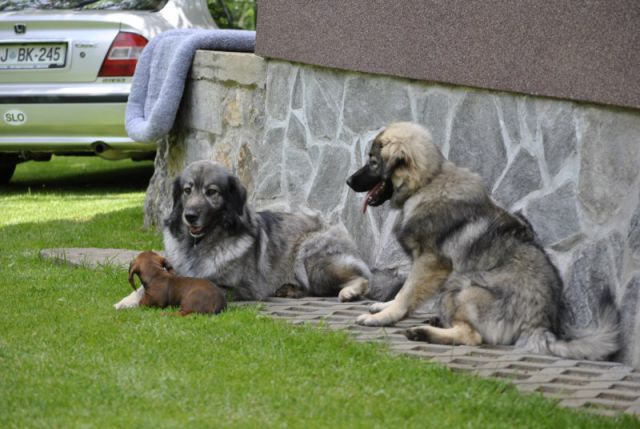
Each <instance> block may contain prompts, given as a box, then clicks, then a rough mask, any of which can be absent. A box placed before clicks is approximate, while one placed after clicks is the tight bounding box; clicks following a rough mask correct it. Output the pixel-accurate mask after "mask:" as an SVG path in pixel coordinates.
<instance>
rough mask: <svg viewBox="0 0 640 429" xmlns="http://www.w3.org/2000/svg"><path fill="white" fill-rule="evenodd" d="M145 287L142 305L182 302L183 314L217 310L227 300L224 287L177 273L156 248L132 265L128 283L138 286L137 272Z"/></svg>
mask: <svg viewBox="0 0 640 429" xmlns="http://www.w3.org/2000/svg"><path fill="white" fill-rule="evenodd" d="M136 274H137V275H138V277H139V278H140V282H142V286H143V287H144V296H143V297H142V300H141V301H140V306H147V307H160V308H165V307H167V306H170V305H176V306H177V305H179V306H180V313H179V314H180V315H181V316H186V315H187V314H191V313H207V314H208V313H213V314H217V313H220V312H221V311H222V310H224V309H225V308H226V306H227V301H226V299H225V297H224V294H223V293H222V290H221V289H220V288H218V287H217V286H216V285H214V284H213V283H211V282H210V281H208V280H204V279H196V278H192V277H178V276H176V275H175V271H173V268H171V266H170V265H169V263H168V262H167V260H166V259H165V258H163V257H162V256H160V255H158V254H157V253H154V252H149V251H147V252H142V253H140V254H139V255H138V256H137V257H136V259H135V260H134V261H133V262H132V263H131V265H130V266H129V283H130V284H131V287H132V288H133V290H136V282H135V278H134V275H136Z"/></svg>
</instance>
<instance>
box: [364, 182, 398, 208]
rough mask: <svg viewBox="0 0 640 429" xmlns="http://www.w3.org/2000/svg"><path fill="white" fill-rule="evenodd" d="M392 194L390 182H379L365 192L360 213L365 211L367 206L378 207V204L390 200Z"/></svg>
mask: <svg viewBox="0 0 640 429" xmlns="http://www.w3.org/2000/svg"><path fill="white" fill-rule="evenodd" d="M392 194H393V186H392V184H391V181H390V180H381V181H380V182H378V183H376V185H375V186H374V187H373V188H371V189H370V190H369V192H367V196H366V197H365V199H364V204H363V205H362V212H363V213H365V212H366V211H367V206H373V207H375V206H379V205H380V204H382V203H384V202H385V201H387V200H388V199H389V198H391V195H392Z"/></svg>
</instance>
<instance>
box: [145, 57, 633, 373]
mask: <svg viewBox="0 0 640 429" xmlns="http://www.w3.org/2000/svg"><path fill="white" fill-rule="evenodd" d="M239 62H240V63H241V64H242V65H241V66H238V65H237V63H239ZM398 120H411V121H416V122H419V123H422V124H424V125H426V126H427V127H428V128H429V129H430V130H431V131H432V134H433V136H434V140H435V142H436V144H437V145H438V146H439V147H440V148H441V150H442V151H443V153H444V154H445V155H446V156H447V157H448V158H449V159H451V160H452V161H454V162H455V163H457V164H459V165H462V166H466V167H469V168H471V169H472V170H474V171H476V172H478V173H479V174H481V175H482V177H483V178H484V180H485V183H486V185H487V186H488V187H489V188H490V189H491V190H492V193H493V196H494V198H495V199H496V200H497V201H499V202H500V203H502V204H503V205H504V206H505V207H508V208H510V209H512V210H521V211H522V212H524V214H525V215H526V216H527V217H528V218H529V219H530V221H531V223H532V224H533V226H534V228H535V229H536V231H537V232H538V234H539V235H540V237H541V239H542V240H543V242H544V244H545V245H546V246H548V248H549V249H550V253H551V254H552V256H553V258H554V260H555V261H556V263H557V264H558V266H559V268H560V270H561V272H562V275H563V278H564V280H565V294H566V296H567V297H568V298H569V301H570V303H571V305H572V308H571V314H570V317H571V318H572V319H573V321H574V322H575V323H577V324H579V325H582V326H584V325H586V324H588V323H589V322H590V320H591V319H592V311H593V309H594V304H595V303H596V302H597V301H598V299H599V297H600V296H601V295H602V294H603V293H605V292H606V291H611V292H612V293H613V295H614V296H615V299H616V303H617V304H618V306H619V308H620V309H621V314H622V325H623V328H624V336H625V341H624V344H625V346H624V349H623V351H622V352H621V354H620V355H619V356H618V357H617V359H618V360H622V361H624V362H626V363H630V364H633V365H635V366H640V317H639V316H638V314H637V313H638V312H637V306H638V290H639V288H640V186H639V185H640V112H638V111H636V110H623V109H616V108H608V107H602V106H596V105H590V104H580V103H575V102H567V101H562V100H555V99H547V98H537V97H531V96H522V95H514V94H509V93H500V92H493V91H481V90H472V89H468V88H464V87H453V86H443V85H437V84H432V83H428V82H422V81H413V80H406V79H399V78H391V77H385V76H380V75H367V74H362V73H355V72H345V71H337V70H332V69H326V68H321V67H315V66H307V65H300V64H292V63H287V62H281V61H275V60H264V59H262V58H259V57H256V56H253V55H249V54H229V53H217V52H198V54H197V55H196V60H195V63H194V67H193V71H192V77H191V81H190V82H189V84H188V90H187V93H186V94H185V97H184V99H183V107H182V112H181V114H180V118H179V120H178V121H177V123H176V126H175V130H174V132H172V134H171V135H170V136H169V137H168V138H167V139H166V140H165V141H164V142H162V144H161V146H160V150H159V153H158V157H157V159H156V173H155V175H154V177H153V179H152V182H151V184H150V187H149V191H148V193H147V205H146V221H147V223H149V224H153V223H157V222H158V221H159V220H160V219H162V218H163V217H164V215H165V214H166V213H167V211H168V210H169V209H170V204H171V202H170V196H169V195H170V192H169V190H170V184H171V181H172V178H173V177H174V176H175V175H177V174H178V173H179V171H180V170H181V168H182V167H183V166H184V165H185V164H186V163H188V162H190V161H193V160H196V159H204V158H208V159H216V160H218V161H220V162H222V163H224V164H225V165H226V166H227V167H228V168H229V169H230V170H231V171H233V172H234V173H236V174H238V175H239V176H240V178H241V179H242V181H243V182H244V183H245V184H246V186H247V188H248V190H249V193H250V201H251V203H252V204H254V205H255V206H257V207H258V208H261V209H262V208H272V209H273V208H275V209H287V210H296V209H300V208H311V209H314V210H319V211H321V212H323V213H324V214H325V216H326V217H327V218H328V219H329V220H331V221H333V222H343V223H344V224H345V225H346V226H347V228H348V229H349V230H350V231H351V233H352V234H353V236H354V238H355V240H356V242H357V243H358V244H359V245H360V248H361V249H363V253H364V256H365V258H366V259H367V260H368V262H369V263H370V264H372V265H375V266H380V267H383V266H397V265H403V266H405V265H406V263H407V260H406V258H405V257H404V255H402V253H401V252H400V251H399V249H398V246H397V243H396V242H395V240H394V238H393V236H392V233H391V227H392V225H393V222H394V218H395V214H394V213H393V211H391V210H389V208H388V207H385V208H382V209H380V208H378V209H370V210H368V211H367V213H366V214H363V213H362V211H361V203H362V198H363V196H362V195H357V194H355V193H353V192H352V191H350V190H349V189H348V187H347V186H345V179H346V177H347V176H348V175H349V174H350V173H351V172H353V171H355V170H356V169H357V168H358V167H359V166H360V165H362V164H363V163H364V161H365V159H366V153H367V149H368V147H367V145H368V142H369V141H370V140H371V139H372V138H373V137H374V136H375V134H376V133H377V132H378V131H379V130H380V129H381V128H382V127H383V126H384V125H385V124H387V123H389V122H391V121H398Z"/></svg>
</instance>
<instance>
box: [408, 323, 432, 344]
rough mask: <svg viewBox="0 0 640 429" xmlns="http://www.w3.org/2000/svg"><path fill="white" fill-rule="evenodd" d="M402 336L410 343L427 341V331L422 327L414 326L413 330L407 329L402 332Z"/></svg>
mask: <svg viewBox="0 0 640 429" xmlns="http://www.w3.org/2000/svg"><path fill="white" fill-rule="evenodd" d="M404 336H405V337H407V338H408V339H409V340H411V341H425V342H430V341H429V338H430V336H429V330H428V329H427V328H425V327H423V326H416V327H415V328H409V329H407V330H406V331H404Z"/></svg>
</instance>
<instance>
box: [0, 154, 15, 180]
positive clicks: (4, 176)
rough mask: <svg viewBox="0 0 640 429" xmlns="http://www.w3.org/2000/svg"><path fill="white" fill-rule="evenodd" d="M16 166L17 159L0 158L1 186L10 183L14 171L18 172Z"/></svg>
mask: <svg viewBox="0 0 640 429" xmlns="http://www.w3.org/2000/svg"><path fill="white" fill-rule="evenodd" d="M16 165H18V159H17V158H16V157H5V156H0V185H5V184H7V183H9V180H11V177H13V173H14V171H16Z"/></svg>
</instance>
